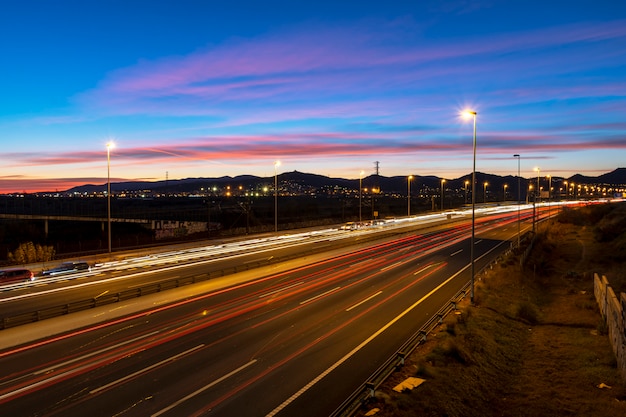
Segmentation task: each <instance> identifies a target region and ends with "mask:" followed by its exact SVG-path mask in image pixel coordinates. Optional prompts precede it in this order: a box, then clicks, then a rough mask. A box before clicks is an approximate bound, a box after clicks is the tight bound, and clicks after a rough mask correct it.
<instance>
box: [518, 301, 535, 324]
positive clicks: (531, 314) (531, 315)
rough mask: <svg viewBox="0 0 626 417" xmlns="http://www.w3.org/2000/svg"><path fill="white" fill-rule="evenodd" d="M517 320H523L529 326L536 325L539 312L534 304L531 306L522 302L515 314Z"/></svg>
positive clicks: (526, 302)
mask: <svg viewBox="0 0 626 417" xmlns="http://www.w3.org/2000/svg"><path fill="white" fill-rule="evenodd" d="M515 314H516V316H517V318H518V319H520V320H523V321H525V322H527V323H529V324H537V323H539V312H538V311H537V308H536V307H535V306H534V304H531V303H530V302H528V301H523V302H522V303H520V304H519V305H518V306H517V311H516V312H515Z"/></svg>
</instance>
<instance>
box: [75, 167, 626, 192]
mask: <svg viewBox="0 0 626 417" xmlns="http://www.w3.org/2000/svg"><path fill="white" fill-rule="evenodd" d="M471 176H472V174H471V173H468V174H467V175H463V176H461V177H459V178H454V179H450V178H447V179H446V183H445V187H446V188H456V189H462V188H464V187H465V181H470V179H471ZM532 179H533V178H532V177H531V178H530V179H526V178H522V179H521V180H520V182H521V184H522V187H523V189H526V186H527V184H528V181H529V180H531V181H532ZM278 180H279V181H280V182H281V183H284V182H290V183H292V184H298V185H301V186H303V187H313V188H318V189H319V188H322V187H341V188H352V189H358V187H359V179H358V178H357V179H345V178H331V177H327V176H324V175H318V174H309V173H303V172H299V171H292V172H285V173H281V174H279V175H278ZM441 180H442V178H440V177H437V176H433V175H427V176H420V175H416V176H415V178H413V179H412V180H411V189H412V190H418V189H421V188H424V187H426V188H431V189H438V188H440V187H441ZM564 180H567V181H569V182H574V183H577V184H611V185H623V184H626V168H618V169H616V170H614V171H612V172H609V173H606V174H602V175H600V176H598V177H588V176H583V175H580V174H576V175H574V176H572V177H570V178H562V177H553V178H552V181H553V183H554V184H556V183H559V182H561V181H564ZM517 181H518V179H517V177H515V176H513V175H507V176H504V177H502V176H499V175H493V174H486V173H482V172H477V173H476V187H478V188H479V189H480V188H481V187H483V186H484V183H485V182H487V183H488V185H487V187H488V190H491V191H496V190H502V188H503V187H504V185H505V184H506V185H507V186H508V187H509V188H508V190H509V191H510V192H512V191H513V190H515V189H517ZM273 183H274V177H273V176H272V177H257V176H254V175H239V176H236V177H229V176H224V177H218V178H185V179H180V180H168V181H154V182H149V181H126V182H115V183H111V189H112V190H113V191H115V192H120V191H140V190H151V191H152V192H167V193H177V192H184V193H193V192H197V191H200V190H201V189H202V188H206V187H211V186H218V187H221V186H225V185H231V186H235V187H236V186H240V185H241V186H243V187H245V188H254V187H256V186H259V185H262V184H268V185H272V184H273ZM362 185H363V187H364V188H370V187H380V188H381V189H382V190H384V191H385V192H397V193H402V194H405V193H406V192H407V177H406V176H394V177H385V176H382V175H369V176H367V177H363V178H362ZM105 190H106V183H105V184H99V185H97V184H96V185H94V184H86V185H81V186H78V187H73V188H71V189H69V190H67V191H66V192H68V193H74V192H77V193H94V192H103V191H105Z"/></svg>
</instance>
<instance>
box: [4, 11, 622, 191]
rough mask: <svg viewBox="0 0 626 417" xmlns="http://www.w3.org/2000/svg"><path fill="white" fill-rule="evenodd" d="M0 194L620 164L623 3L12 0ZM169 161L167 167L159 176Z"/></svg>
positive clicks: (567, 170) (526, 172)
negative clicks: (209, 180) (138, 183)
mask: <svg viewBox="0 0 626 417" xmlns="http://www.w3.org/2000/svg"><path fill="white" fill-rule="evenodd" d="M0 37H1V39H2V43H1V45H2V46H1V48H0V54H1V55H0V56H1V58H0V59H1V63H2V64H1V65H0V92H1V95H0V138H1V142H2V150H1V151H0V159H1V163H0V193H7V192H21V191H30V192H34V191H55V190H65V189H67V188H70V187H72V186H74V185H80V184H85V183H92V184H103V183H105V182H106V179H107V159H106V143H107V142H108V141H110V140H112V141H114V142H115V144H116V147H115V148H114V149H113V150H112V152H111V178H112V180H113V181H121V180H149V181H152V180H164V179H165V177H166V175H167V176H168V178H169V179H179V178H187V177H221V176H225V175H230V176H236V175H242V174H252V175H259V176H273V175H274V161H276V160H280V161H281V166H280V167H279V168H278V172H279V173H280V172H288V171H294V170H297V171H301V172H308V173H315V174H321V175H328V176H331V177H344V178H358V177H359V172H360V171H361V170H363V171H364V172H365V175H366V176H367V175H370V174H372V173H373V170H374V161H379V162H380V174H381V175H385V176H393V175H409V174H413V175H436V176H440V177H446V178H457V177H460V176H462V175H464V174H467V173H468V172H471V170H472V160H471V158H472V123H471V121H465V120H463V119H461V118H460V117H459V112H460V111H461V110H462V109H464V108H471V109H474V110H475V111H476V112H477V139H478V140H477V142H478V150H477V163H476V164H477V170H478V171H481V172H488V173H492V174H497V175H509V174H511V175H516V174H517V160H516V159H514V158H513V154H516V153H517V154H521V155H522V160H521V165H522V176H524V177H533V176H534V175H536V174H535V172H534V171H533V168H534V167H539V168H540V169H541V172H542V173H545V174H551V175H552V176H570V175H572V174H575V173H581V174H585V175H599V174H602V173H605V172H609V171H612V170H614V169H615V168H618V167H626V1H615V0H595V1H577V0H571V1H532V0H530V1H512V0H508V1H500V0H493V1H488V0H484V1H470V0H458V1H456V0H451V1H438V0H425V1H424V0H420V1H418V0H414V1H394V0H386V1H379V0H377V1H369V0H360V1H340V0H332V1H326V0H316V1H308V2H304V1H302V2H301V1H294V0H290V1H275V0H264V1H237V0H230V1H209V0H207V1H200V0H196V1H193V0H176V1H158V0H150V1H148V0H106V1H96V0H80V1H78V0H76V1H69V0H55V1H48V0H39V1H34V0H20V1H17V0H6V1H2V3H1V9H0ZM166 173H167V174H166Z"/></svg>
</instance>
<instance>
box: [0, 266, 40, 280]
mask: <svg viewBox="0 0 626 417" xmlns="http://www.w3.org/2000/svg"><path fill="white" fill-rule="evenodd" d="M34 280H35V274H33V273H32V272H31V271H30V270H29V269H26V268H9V269H3V270H0V284H8V283H11V282H20V281H34Z"/></svg>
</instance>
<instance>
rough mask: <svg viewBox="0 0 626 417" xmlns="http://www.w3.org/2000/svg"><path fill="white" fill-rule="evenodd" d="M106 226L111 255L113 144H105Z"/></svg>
mask: <svg viewBox="0 0 626 417" xmlns="http://www.w3.org/2000/svg"><path fill="white" fill-rule="evenodd" d="M106 147H107V225H108V241H109V254H110V253H111V149H113V148H114V147H115V143H113V142H107V144H106Z"/></svg>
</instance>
